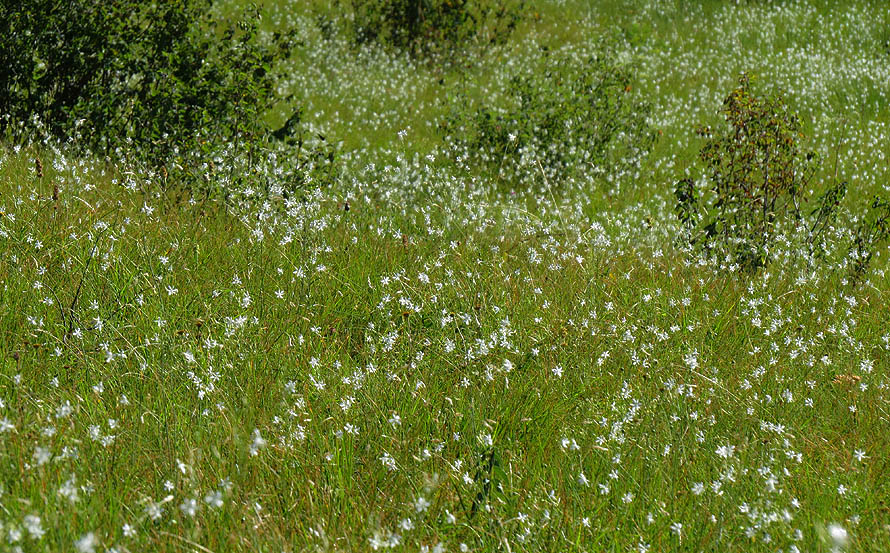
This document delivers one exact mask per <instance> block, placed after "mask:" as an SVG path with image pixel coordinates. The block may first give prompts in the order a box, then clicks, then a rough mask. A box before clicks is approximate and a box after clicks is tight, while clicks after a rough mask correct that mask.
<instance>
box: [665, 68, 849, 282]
mask: <svg viewBox="0 0 890 553" xmlns="http://www.w3.org/2000/svg"><path fill="white" fill-rule="evenodd" d="M723 115H724V117H725V119H726V122H727V124H728V125H727V126H726V127H725V128H723V129H719V130H712V129H709V128H702V129H699V131H698V132H699V134H700V135H701V136H702V137H704V138H705V144H704V146H703V147H702V149H701V151H700V152H699V158H700V160H701V162H702V163H703V164H704V180H705V181H706V183H707V185H706V188H705V190H704V191H703V195H704V197H700V194H701V193H700V192H699V190H698V189H697V188H696V186H695V185H694V182H693V181H692V180H690V179H685V180H682V181H680V182H679V183H678V185H677V188H676V190H675V195H676V198H677V205H676V211H677V214H678V217H679V218H680V221H681V222H682V223H683V225H684V227H685V229H686V232H687V235H686V240H688V241H689V242H691V243H693V244H697V245H700V246H703V247H704V248H706V249H709V250H712V251H715V252H719V253H722V254H726V255H728V256H729V257H730V259H731V260H732V262H733V263H735V264H738V265H739V266H740V267H741V268H743V269H746V270H756V269H758V268H760V267H762V266H764V265H765V264H767V263H768V261H769V251H770V248H771V246H772V244H773V241H774V237H775V234H776V230H777V228H778V227H779V226H780V225H783V224H786V223H789V222H794V223H796V222H797V221H800V220H801V218H802V214H801V205H802V203H804V202H805V201H806V199H805V198H804V197H803V191H804V190H805V189H806V188H807V186H808V185H809V183H810V182H811V180H812V179H813V177H814V175H815V173H816V171H817V169H818V167H819V164H818V161H817V159H816V157H815V155H814V154H813V153H811V152H804V151H803V150H801V146H800V139H801V138H802V137H803V134H802V133H801V126H800V122H799V121H798V119H797V117H796V116H795V115H794V114H792V113H791V112H790V111H789V110H788V107H787V106H786V105H785V103H784V101H783V99H782V98H781V96H773V97H759V96H756V95H755V94H754V92H753V91H752V87H751V82H750V80H749V78H748V77H747V76H746V75H743V76H742V77H741V78H740V79H739V86H738V87H737V88H736V89H735V90H733V91H732V92H731V93H730V94H729V96H727V98H726V100H725V101H724V102H723ZM845 191H846V186H845V185H836V186H835V187H833V188H832V189H830V190H829V191H828V192H827V193H826V194H825V195H823V196H822V198H821V199H820V200H819V206H818V207H817V208H816V210H815V211H814V212H813V214H812V215H814V216H815V220H814V221H813V223H812V226H811V231H812V233H813V237H812V239H811V243H813V241H816V242H817V243H819V244H820V247H821V235H822V233H823V232H824V230H825V229H826V227H827V225H828V224H829V223H830V222H831V221H833V219H834V216H835V213H836V209H837V207H838V205H839V203H840V199H841V198H842V197H843V193H844V192H845Z"/></svg>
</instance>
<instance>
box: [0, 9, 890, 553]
mask: <svg viewBox="0 0 890 553" xmlns="http://www.w3.org/2000/svg"><path fill="white" fill-rule="evenodd" d="M240 5H241V2H237V1H235V0H233V1H232V2H230V3H229V4H225V3H223V4H221V5H219V6H217V10H218V15H219V17H223V15H224V14H226V13H229V12H232V11H235V10H237V9H239V6H240ZM319 6H321V7H319ZM324 8H325V6H324V5H323V4H310V3H309V1H308V0H281V1H276V2H271V3H268V5H266V6H264V7H263V10H264V11H263V24H262V28H261V32H260V39H262V38H263V36H265V35H266V34H267V33H271V32H272V31H273V30H275V29H291V30H293V31H294V32H295V33H296V38H297V42H296V46H295V48H294V51H293V52H292V53H291V54H290V55H289V56H288V58H287V60H285V61H284V62H283V63H282V65H281V67H280V68H279V75H280V78H279V80H278V81H277V84H276V87H277V90H278V91H279V92H280V93H281V94H282V95H285V94H289V93H293V94H294V95H295V96H294V98H295V100H294V102H296V103H298V104H299V105H300V106H301V107H302V109H303V118H302V121H301V125H303V128H304V131H305V132H304V135H303V136H305V144H306V147H315V146H318V145H319V144H322V143H324V144H330V145H332V146H331V147H333V148H335V149H336V156H335V157H331V158H325V159H322V158H319V159H317V160H315V162H313V163H316V165H313V166H312V168H311V170H309V169H306V168H301V169H300V170H301V171H303V173H301V175H302V177H301V178H302V180H300V185H299V186H298V187H294V186H293V185H292V182H291V181H290V180H288V177H289V173H287V172H286V171H283V170H282V169H281V165H282V160H286V159H287V158H288V156H289V155H291V154H290V153H289V152H290V150H288V149H287V148H282V149H277V150H274V151H269V152H264V151H260V152H259V153H257V152H254V151H251V152H250V154H249V156H248V154H244V156H241V154H240V153H239V152H237V151H224V152H222V153H217V154H214V155H216V156H217V157H216V158H213V159H210V160H205V161H204V162H200V163H199V162H195V164H194V165H192V166H190V167H186V169H188V170H190V171H194V172H195V173H196V174H199V175H201V177H200V179H202V180H201V182H203V183H204V185H203V188H201V189H200V190H199V189H198V188H196V187H191V188H190V187H186V186H178V185H177V183H176V182H173V176H172V175H173V169H172V168H170V175H171V176H170V177H169V178H168V168H167V167H163V168H159V167H158V166H147V165H145V164H140V163H135V162H133V163H126V162H124V161H119V160H117V159H112V157H110V156H103V155H100V154H95V155H84V154H83V153H81V152H79V151H78V150H77V148H76V146H77V144H76V139H72V140H70V141H61V140H44V141H33V142H30V143H20V142H13V141H11V140H10V141H7V142H5V143H3V145H2V146H0V550H8V551H78V552H94V551H96V552H118V553H123V552H138V551H193V552H205V553H206V552H214V553H222V552H229V551H268V552H273V551H274V552H281V551H284V552H297V551H368V550H374V551H378V550H393V551H406V552H408V551H410V552H423V553H430V552H436V553H441V552H446V551H448V552H470V551H472V552H489V551H502V552H520V551H527V552H540V551H560V552H562V551H578V552H599V551H603V552H606V551H608V552H622V553H624V552H628V553H629V552H638V553H647V552H651V553H656V552H667V551H694V552H699V551H701V552H706V551H715V552H716V551H720V552H724V551H765V552H766V551H769V552H783V553H792V552H794V553H797V552H820V551H824V552H827V551H862V552H874V551H890V479H888V475H890V297H888V296H890V278H888V270H890V267H888V263H887V259H888V243H887V234H888V232H890V230H888V229H890V220H886V219H881V213H882V212H881V211H880V209H882V208H881V207H880V206H882V205H884V204H881V203H880V201H882V199H886V198H890V10H888V9H887V7H886V5H885V4H884V3H883V2H880V1H868V0H849V1H843V2H832V1H827V0H825V1H820V0H786V1H782V0H775V1H755V0H750V1H738V2H732V1H728V0H727V1H717V0H711V1H702V2H684V1H682V0H633V1H630V2H618V1H611V0H608V1H607V0H602V1H585V0H540V1H537V2H531V1H530V2H527V3H526V6H525V9H524V11H523V12H522V16H521V18H520V19H519V20H518V21H517V23H516V25H515V30H513V31H512V33H510V34H509V36H507V37H506V39H505V40H504V41H502V42H499V43H496V44H490V45H487V46H485V47H484V48H483V47H482V46H478V45H477V46H473V45H465V48H466V49H465V50H462V51H461V53H460V55H459V56H457V58H456V59H454V58H447V57H445V54H435V55H432V56H431V57H423V56H418V55H412V54H411V53H409V52H405V51H401V50H397V49H393V48H388V47H385V46H384V45H380V44H376V43H373V42H369V43H363V44H360V45H358V46H357V45H356V44H355V43H354V42H353V41H350V40H349V38H348V36H347V34H346V32H345V31H343V30H342V28H340V27H338V26H337V23H338V21H339V19H338V17H342V16H338V15H337V12H336V10H335V11H333V12H331V11H325V9H324ZM332 22H333V23H332ZM602 60H605V61H602ZM601 62H602V63H604V64H605V65H598V64H600V63H601ZM603 68H604V69H603ZM600 70H603V71H605V72H606V74H608V75H610V76H612V77H614V79H615V81H614V82H615V83H616V84H615V87H616V90H619V89H620V94H621V95H620V98H621V100H620V102H619V105H618V107H616V105H614V104H612V103H606V104H604V107H603V108H602V109H603V110H605V111H604V112H608V113H610V114H624V115H623V116H625V117H627V118H629V119H628V120H631V119H632V120H633V125H634V126H633V127H627V128H622V129H621V130H620V131H619V132H617V133H616V134H615V135H614V136H613V135H610V137H608V140H605V139H604V140H605V142H604V145H602V149H601V150H599V151H594V146H592V144H594V143H595V141H596V140H597V139H598V135H596V134H592V135H591V134H579V133H582V132H588V129H586V127H585V125H584V121H583V117H581V116H579V115H578V114H582V115H583V114H584V113H586V112H584V111H583V110H584V109H586V108H585V107H584V105H578V106H575V105H574V104H572V105H571V106H570V107H565V106H567V105H568V104H565V103H564V102H565V97H562V96H558V94H561V93H562V92H560V91H563V92H564V91H566V90H568V92H567V93H566V94H569V96H568V97H574V96H572V94H575V95H576V94H578V92H577V90H575V89H573V88H572V87H571V84H570V83H573V82H579V81H582V80H583V79H585V78H587V76H589V75H594V77H596V78H599V77H598V76H599V75H601V74H600V73H597V72H596V71H600ZM591 72H592V73H591ZM743 74H747V75H749V76H750V78H751V80H752V82H753V83H755V86H756V90H757V91H758V92H757V94H759V95H761V96H762V97H781V98H784V101H785V103H786V104H787V107H788V110H789V112H790V113H793V114H794V115H795V116H796V117H797V120H798V124H799V129H798V130H797V131H795V132H796V134H795V135H794V136H795V138H794V140H798V139H799V140H800V144H801V147H802V148H804V147H805V148H806V149H807V150H812V152H813V159H814V160H818V161H819V165H818V166H817V167H815V168H814V170H813V172H812V176H811V178H810V179H809V180H806V181H804V182H805V187H803V188H802V189H801V190H799V191H798V193H799V194H800V197H801V198H805V199H806V201H808V203H807V204H806V205H805V206H803V207H801V208H800V211H801V213H803V214H804V215H805V216H806V217H810V219H804V220H802V221H803V222H801V221H799V220H793V218H792V219H788V220H783V221H775V222H771V223H770V226H769V229H770V230H769V235H768V236H765V238H764V239H767V238H768V240H767V241H766V242H765V245H764V248H765V250H764V251H765V252H766V253H763V256H762V257H760V258H758V263H756V264H755V266H753V267H746V266H745V262H744V258H743V257H741V256H740V255H739V256H736V257H734V254H731V253H730V254H726V251H735V250H720V249H719V248H717V249H710V248H702V247H698V246H697V245H696V244H695V243H694V241H692V240H690V239H689V229H688V228H685V227H684V224H683V221H682V220H681V219H678V213H677V205H678V198H677V195H676V194H677V192H676V191H677V183H678V182H679V181H681V180H682V179H689V180H690V182H693V183H694V184H695V185H696V186H698V187H699V189H706V188H707V186H708V182H709V181H708V178H709V173H707V172H706V171H705V170H703V166H702V160H701V156H700V152H701V151H702V147H703V145H704V144H706V143H707V137H706V136H705V135H703V134H702V133H701V132H699V133H697V132H696V128H698V127H699V126H709V127H710V128H713V129H723V128H724V127H726V126H727V123H726V121H725V120H724V116H723V112H722V111H721V110H722V106H724V101H725V100H726V99H727V97H728V95H730V94H731V93H732V91H733V90H734V89H736V87H738V86H739V79H740V76H741V75H743ZM544 76H546V78H545V77H544ZM551 76H552V77H551ZM612 77H610V78H612ZM541 79H543V80H541ZM547 79H551V80H547ZM554 83H555V84H554ZM523 87H525V88H523ZM536 87H537V88H536ZM516 90H521V91H526V92H525V93H522V94H519V95H516V94H514V93H513V91H516ZM585 90H586V89H585ZM536 91H537V92H536ZM535 94H540V95H539V96H535ZM550 95H557V96H550ZM554 98H555V100H554ZM535 102H537V103H535ZM622 102H623V103H622ZM479 106H487V108H486V109H487V111H486V109H481V108H480V110H476V108H477V107H479ZM529 106H531V108H529ZM541 106H544V107H541ZM532 108H533V109H532ZM545 108H546V109H547V110H550V111H547V112H546V117H543V116H542V117H540V118H536V117H538V115H537V114H539V113H542V111H541V110H544V109H545ZM474 110H476V111H474ZM523 110H525V111H523ZM535 110H538V111H535ZM572 110H582V111H572ZM563 112H564V113H568V116H567V117H568V118H567V119H566V118H560V117H561V113H563ZM485 113H488V114H489V116H490V119H487V120H486V121H496V122H497V123H496V124H493V125H494V127H496V128H495V129H494V130H493V131H491V132H492V133H495V134H489V135H486V134H484V133H483V130H485V129H488V127H480V126H478V125H482V123H479V121H482V120H483V119H484V118H482V119H476V117H477V116H478V117H482V116H481V115H479V114H485ZM517 114H518V115H517ZM498 115H500V116H502V117H501V118H500V119H499V118H498ZM264 117H266V118H267V119H268V120H269V121H271V122H272V123H273V124H274V125H279V124H281V123H282V122H283V120H284V118H285V117H286V110H285V109H284V108H281V107H279V108H277V111H276V110H275V109H273V110H271V111H269V112H268V113H265V114H264ZM523 117H525V118H526V119H523ZM616 117H618V116H617V115H616ZM773 119H775V116H773ZM524 120H531V121H534V125H532V126H531V127H521V126H517V127H516V130H515V131H514V130H510V129H511V128H512V127H510V128H507V127H505V129H506V130H502V129H501V128H500V127H498V126H497V125H508V124H512V123H511V121H512V122H515V121H524ZM553 121H556V123H553ZM473 125H477V126H476V127H474V126H473ZM548 125H549V126H548ZM474 129H475V131H474ZM480 129H482V130H480ZM489 130H491V129H489ZM625 131H626V133H625ZM638 131H639V133H640V134H633V133H637V132H638ZM473 132H475V133H476V134H473V135H472V137H471V134H472V133H473ZM590 132H594V131H590ZM715 132H717V131H715ZM496 133H501V134H496ZM523 133H527V134H523ZM644 135H645V136H644ZM492 136H494V137H495V138H491V137H492ZM480 137H481V138H480ZM505 137H506V138H505ZM471 138H473V140H475V142H474V141H473V140H471ZM482 139H486V140H489V139H490V140H493V142H491V144H494V145H495V146H497V148H491V149H488V150H486V149H485V148H483V146H480V144H483V142H480V141H481V140H482ZM495 139H497V140H500V142H497V140H495ZM643 142H645V144H646V146H645V147H642V146H640V145H641V144H643ZM518 143H522V146H521V147H519V146H516V144H518ZM485 144H488V143H485ZM597 144H598V143H597ZM303 145H304V140H303V138H301V140H300V146H301V147H303ZM233 149H234V150H237V148H233ZM591 152H594V153H591ZM596 152H599V153H596ZM229 154H231V155H229ZM227 156H228V157H227ZM304 169H305V171H304ZM795 178H797V177H795ZM316 181H318V182H316ZM841 181H843V182H845V183H846V188H845V189H846V195H845V196H844V197H843V200H842V201H840V202H838V205H837V209H836V211H834V212H832V215H831V217H830V218H829V219H826V220H824V221H823V220H821V219H820V220H818V221H817V222H814V223H813V226H810V223H809V221H811V219H812V217H814V215H813V214H814V213H816V215H815V216H818V210H817V209H816V202H817V199H818V198H820V197H823V196H820V195H821V194H822V193H823V191H824V190H826V189H828V188H830V187H831V186H832V185H836V184H837V183H839V182H841ZM711 207H712V208H713V209H719V206H715V205H712V206H711ZM887 213H890V210H888V211H887ZM813 228H819V229H821V232H822V234H821V235H820V238H819V243H818V248H816V247H814V246H813V242H812V241H811V240H810V235H809V234H807V233H806V231H811V230H812V229H813ZM863 233H866V234H867V239H866V238H863V236H865V235H864V234H863ZM868 233H870V234H868ZM684 237H685V238H686V239H685V240H684ZM757 238H758V239H760V237H757ZM729 244H731V245H735V244H736V242H729ZM727 247H729V246H727ZM759 251H760V250H758V252H759ZM758 255H760V254H758ZM866 257H867V258H866Z"/></svg>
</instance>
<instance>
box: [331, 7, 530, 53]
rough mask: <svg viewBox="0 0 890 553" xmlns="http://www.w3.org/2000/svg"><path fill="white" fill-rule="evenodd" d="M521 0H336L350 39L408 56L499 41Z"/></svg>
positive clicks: (507, 32)
mask: <svg viewBox="0 0 890 553" xmlns="http://www.w3.org/2000/svg"><path fill="white" fill-rule="evenodd" d="M523 7H524V0H340V1H339V3H338V8H339V11H340V12H341V13H342V14H345V15H346V17H345V19H344V20H343V21H344V23H345V24H346V25H345V26H346V32H347V35H348V37H349V39H350V41H351V42H353V43H355V44H358V45H361V44H366V43H371V42H374V43H378V44H381V45H383V46H386V47H393V48H396V49H399V50H405V51H408V52H410V53H412V54H414V55H420V54H429V53H445V54H447V53H449V52H453V51H454V50H456V49H458V48H459V47H461V48H462V47H464V46H466V45H469V44H476V45H479V46H482V47H485V46H490V45H493V44H502V43H503V42H505V41H506V40H507V38H508V37H509V36H510V35H511V34H512V32H513V30H514V29H515V28H516V25H517V23H518V22H519V20H520V18H521V14H522V12H523Z"/></svg>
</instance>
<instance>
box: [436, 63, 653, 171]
mask: <svg viewBox="0 0 890 553" xmlns="http://www.w3.org/2000/svg"><path fill="white" fill-rule="evenodd" d="M630 83H631V75H630V73H629V71H628V70H627V68H626V67H623V66H621V65H618V64H616V63H615V62H614V61H613V59H612V56H610V55H609V54H608V53H606V52H605V50H604V51H603V52H601V53H599V54H596V55H593V56H590V57H588V58H587V59H585V60H584V61H583V62H581V63H580V64H579V63H578V62H577V61H574V60H572V59H570V58H568V57H559V56H557V57H555V59H553V58H551V57H550V56H547V55H545V67H544V68H543V69H542V70H540V71H532V72H529V73H524V74H520V75H516V76H514V77H513V79H512V80H511V81H510V87H509V89H508V90H507V91H506V95H507V100H508V102H509V104H510V105H509V107H506V108H501V109H499V108H498V107H496V106H494V105H490V104H485V103H481V104H477V105H474V104H473V102H471V101H469V99H468V98H467V96H466V95H465V94H463V93H461V94H458V95H456V96H455V98H453V100H452V102H451V113H450V115H449V116H448V117H447V119H446V120H445V121H444V123H443V124H442V125H441V127H440V130H441V132H442V133H443V134H444V135H445V136H446V139H447V140H448V141H449V143H450V144H451V145H452V147H453V152H454V154H455V156H456V157H459V158H463V159H468V160H471V161H472V162H474V163H476V164H481V165H483V166H487V167H488V168H489V170H490V172H491V173H492V174H493V175H496V176H497V178H499V179H505V180H507V181H508V182H510V183H511V184H522V183H524V184H526V185H527V184H530V183H531V182H535V181H539V180H540V177H541V171H542V170H543V172H544V175H545V178H546V179H547V180H548V183H549V184H553V185H555V184H557V183H559V182H562V181H565V180H566V179H570V178H573V177H577V176H579V175H582V174H587V175H591V174H608V173H615V172H621V171H623V170H625V169H627V168H629V167H632V166H635V165H636V164H637V163H638V162H639V159H640V158H641V157H642V156H643V155H645V154H646V153H648V152H649V150H650V149H651V147H652V145H653V143H654V139H655V133H654V132H653V130H652V128H651V127H650V125H649V123H648V117H649V112H650V110H649V106H648V105H647V104H645V103H643V102H641V101H640V100H639V99H638V98H637V97H636V96H635V95H634V94H632V92H631V84H630Z"/></svg>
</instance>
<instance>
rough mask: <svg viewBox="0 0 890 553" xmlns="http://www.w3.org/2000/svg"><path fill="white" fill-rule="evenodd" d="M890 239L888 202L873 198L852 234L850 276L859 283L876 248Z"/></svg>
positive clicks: (883, 199)
mask: <svg viewBox="0 0 890 553" xmlns="http://www.w3.org/2000/svg"><path fill="white" fill-rule="evenodd" d="M888 239H890V200H888V199H887V198H883V197H880V196H875V198H874V199H873V200H872V203H871V205H870V206H869V209H868V211H867V212H866V213H865V216H864V217H863V218H862V221H861V222H860V223H859V225H858V226H857V227H856V230H855V232H854V234H853V243H852V245H851V246H850V257H851V258H852V260H853V265H852V267H851V270H850V276H851V278H852V280H853V282H854V283H856V282H859V281H860V280H861V279H862V277H864V276H865V273H866V272H867V271H868V268H869V266H870V265H871V262H872V258H873V257H874V255H875V253H876V252H877V250H878V248H880V247H881V246H883V245H886V243H887V240H888Z"/></svg>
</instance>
